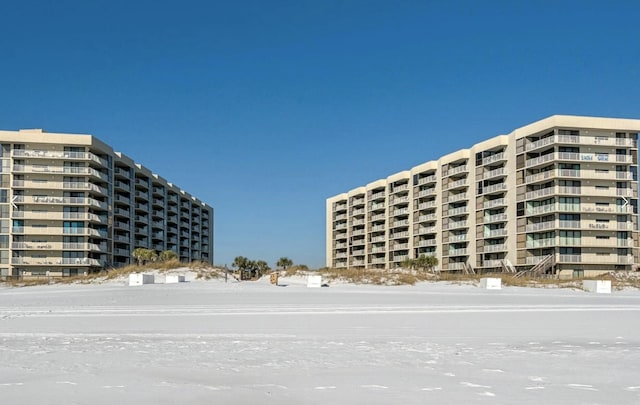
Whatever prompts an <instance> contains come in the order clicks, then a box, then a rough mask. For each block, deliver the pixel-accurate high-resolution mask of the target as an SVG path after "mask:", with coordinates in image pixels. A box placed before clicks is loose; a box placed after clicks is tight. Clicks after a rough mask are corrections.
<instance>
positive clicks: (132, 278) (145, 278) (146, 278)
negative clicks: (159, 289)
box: [129, 273, 155, 286]
mask: <svg viewBox="0 0 640 405" xmlns="http://www.w3.org/2000/svg"><path fill="white" fill-rule="evenodd" d="M154 282H155V277H154V276H153V274H143V273H133V274H129V286H137V285H143V284H153V283H154Z"/></svg>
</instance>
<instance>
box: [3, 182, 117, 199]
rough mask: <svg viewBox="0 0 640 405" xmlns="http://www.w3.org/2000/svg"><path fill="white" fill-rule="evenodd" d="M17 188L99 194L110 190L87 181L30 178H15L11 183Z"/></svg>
mask: <svg viewBox="0 0 640 405" xmlns="http://www.w3.org/2000/svg"><path fill="white" fill-rule="evenodd" d="M11 184H12V185H13V187H15V188H29V189H35V190H74V191H76V190H80V191H93V192H96V193H99V194H103V195H107V194H108V190H107V189H106V188H104V187H101V186H98V185H96V184H93V183H89V182H86V181H77V182H69V181H47V182H35V181H30V180H15V179H14V180H13V182H12V183H11Z"/></svg>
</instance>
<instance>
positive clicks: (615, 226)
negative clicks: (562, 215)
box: [525, 219, 634, 232]
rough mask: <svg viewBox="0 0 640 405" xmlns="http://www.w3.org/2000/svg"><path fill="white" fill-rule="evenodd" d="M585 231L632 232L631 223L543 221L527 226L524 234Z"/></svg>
mask: <svg viewBox="0 0 640 405" xmlns="http://www.w3.org/2000/svg"><path fill="white" fill-rule="evenodd" d="M556 228H557V229H587V230H618V231H627V230H633V228H634V226H633V222H616V221H606V222H605V221H597V220H592V221H589V220H584V219H583V220H582V221H563V220H554V221H545V222H538V223H535V224H528V225H527V226H526V228H525V230H526V232H539V231H544V230H548V229H556Z"/></svg>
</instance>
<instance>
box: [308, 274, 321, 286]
mask: <svg viewBox="0 0 640 405" xmlns="http://www.w3.org/2000/svg"><path fill="white" fill-rule="evenodd" d="M307 287H309V288H320V287H322V276H307Z"/></svg>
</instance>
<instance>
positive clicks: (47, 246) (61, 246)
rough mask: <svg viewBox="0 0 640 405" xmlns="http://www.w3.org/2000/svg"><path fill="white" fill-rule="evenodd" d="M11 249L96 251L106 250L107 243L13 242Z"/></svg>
mask: <svg viewBox="0 0 640 405" xmlns="http://www.w3.org/2000/svg"><path fill="white" fill-rule="evenodd" d="M11 249H14V250H90V251H95V252H106V251H107V245H106V244H100V245H97V244H95V243H69V242H52V241H46V242H38V243H35V242H11Z"/></svg>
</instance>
